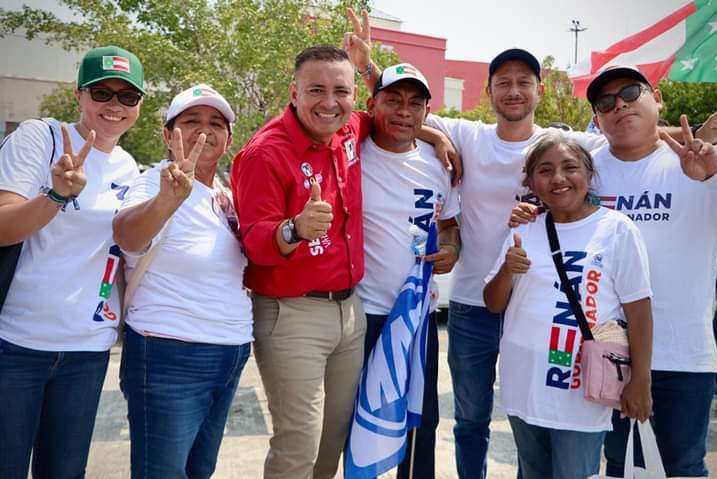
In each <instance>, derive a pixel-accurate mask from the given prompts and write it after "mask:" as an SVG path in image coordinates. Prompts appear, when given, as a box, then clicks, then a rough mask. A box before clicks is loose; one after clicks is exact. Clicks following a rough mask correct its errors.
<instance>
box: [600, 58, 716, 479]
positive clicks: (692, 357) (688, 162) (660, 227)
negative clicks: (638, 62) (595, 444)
mask: <svg viewBox="0 0 717 479" xmlns="http://www.w3.org/2000/svg"><path fill="white" fill-rule="evenodd" d="M587 97H588V100H589V101H590V103H591V104H592V107H593V111H594V112H595V117H594V121H595V123H596V124H597V125H598V126H599V127H600V129H601V130H602V131H603V133H604V135H605V137H606V138H607V140H608V143H609V144H608V145H606V146H604V147H602V148H601V149H599V150H598V151H596V152H594V154H593V155H594V159H595V167H596V169H597V171H598V172H599V175H598V177H597V178H598V181H597V182H596V183H595V184H594V185H593V186H594V189H595V194H596V195H598V197H599V198H600V200H601V204H603V206H606V207H608V208H614V209H616V210H618V211H621V212H623V213H625V214H627V216H629V217H630V218H631V219H632V220H633V221H634V222H635V224H636V225H637V226H638V228H639V229H640V231H641V232H642V235H643V237H644V239H645V244H646V245H647V252H648V256H649V260H650V277H651V282H652V289H653V292H654V296H653V298H652V307H653V318H654V335H653V356H652V374H651V377H648V378H642V380H644V381H647V382H648V384H649V383H650V382H651V389H652V396H653V401H654V403H653V414H654V415H653V419H652V423H653V426H654V429H655V433H656V436H657V445H658V447H659V449H660V455H661V457H662V462H663V465H664V466H665V472H666V473H667V476H668V477H676V476H689V477H705V476H707V474H708V472H707V469H706V467H705V463H704V457H705V453H706V441H707V431H708V426H709V414H710V404H711V401H712V397H713V395H714V391H715V372H717V347H716V346H715V339H714V336H713V334H711V331H712V328H711V321H712V312H713V301H714V289H713V288H714V284H715V276H716V274H715V271H717V260H716V258H717V212H716V211H715V208H714V204H715V201H717V175H715V173H716V172H717V153H716V152H715V148H714V147H713V146H712V145H711V144H709V143H706V142H703V141H702V140H699V139H694V138H693V136H692V132H691V131H690V128H689V125H688V123H687V119H686V117H685V116H684V115H683V117H682V118H681V122H682V137H683V138H682V139H683V141H684V143H685V145H684V146H682V145H681V144H679V143H677V142H676V141H675V140H673V139H672V138H671V137H669V136H667V135H665V134H664V133H660V134H659V135H658V127H657V121H658V117H659V111H660V109H661V108H662V97H661V94H660V92H659V90H656V89H654V88H652V86H651V85H650V84H649V82H648V81H647V79H646V78H645V76H644V75H643V74H642V73H641V72H640V71H639V70H638V69H637V68H635V67H631V66H614V67H610V68H607V69H605V70H604V71H602V72H601V73H600V74H598V76H596V77H595V79H594V80H593V81H592V82H591V83H590V85H589V86H588V90H587ZM660 137H662V140H664V141H661V140H660ZM632 380H633V381H634V380H635V378H634V377H633V379H632ZM613 427H614V430H613V432H610V433H608V435H607V437H606V439H605V456H606V458H607V475H609V476H617V477H622V475H623V467H624V457H625V447H626V442H627V434H628V432H629V422H628V421H627V420H621V419H620V417H619V414H617V413H616V414H615V415H614V416H613ZM636 458H637V461H640V462H641V460H642V458H641V451H639V449H638V451H637V453H636Z"/></svg>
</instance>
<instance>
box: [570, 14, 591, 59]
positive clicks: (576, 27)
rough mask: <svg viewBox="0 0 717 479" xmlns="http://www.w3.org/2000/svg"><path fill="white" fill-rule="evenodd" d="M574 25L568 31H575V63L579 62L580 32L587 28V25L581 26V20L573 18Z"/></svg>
mask: <svg viewBox="0 0 717 479" xmlns="http://www.w3.org/2000/svg"><path fill="white" fill-rule="evenodd" d="M571 22H572V24H573V26H572V28H570V29H569V30H568V31H570V32H575V65H577V64H578V33H580V32H584V31H585V30H587V28H586V27H583V28H581V27H580V20H571Z"/></svg>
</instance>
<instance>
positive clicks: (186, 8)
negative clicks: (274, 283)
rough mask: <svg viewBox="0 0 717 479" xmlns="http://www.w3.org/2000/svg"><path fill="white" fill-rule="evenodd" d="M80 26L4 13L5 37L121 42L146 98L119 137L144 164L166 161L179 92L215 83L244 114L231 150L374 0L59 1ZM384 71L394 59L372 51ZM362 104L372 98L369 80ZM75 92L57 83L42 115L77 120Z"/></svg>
mask: <svg viewBox="0 0 717 479" xmlns="http://www.w3.org/2000/svg"><path fill="white" fill-rule="evenodd" d="M60 3H62V4H64V5H66V6H68V7H69V8H70V9H71V10H72V11H73V12H74V13H76V14H77V15H78V17H79V18H81V20H79V21H63V20H61V19H59V18H58V17H57V16H55V15H54V14H53V13H51V12H48V11H44V10H39V9H33V8H29V7H27V6H25V7H23V9H22V10H21V11H7V10H4V9H0V36H5V35H7V34H9V33H12V32H15V31H17V30H21V31H24V32H25V36H26V37H27V38H28V39H32V38H34V37H35V36H36V35H38V34H40V33H43V34H45V35H47V37H48V42H51V43H59V44H60V45H62V47H63V48H65V49H68V50H77V51H81V52H82V51H86V50H87V49H89V48H92V47H95V46H99V45H110V44H112V45H118V46H121V47H123V48H126V49H128V50H130V51H132V52H133V53H135V54H136V55H137V56H138V57H139V58H140V60H141V61H142V64H143V66H144V68H145V82H146V84H147V87H148V88H147V89H148V95H147V96H146V97H145V99H144V103H143V105H142V114H141V115H140V119H139V121H138V122H137V125H136V126H135V127H134V128H132V129H131V130H130V131H129V132H128V133H127V134H126V135H125V136H124V137H123V138H122V139H121V141H120V144H121V145H122V146H123V147H124V148H125V149H127V150H128V151H129V152H130V153H132V154H133V155H134V156H135V158H136V159H137V161H139V162H141V163H149V162H153V161H157V160H159V159H161V158H162V157H163V156H164V151H165V147H164V145H163V143H162V139H161V128H162V113H163V110H164V109H166V107H167V106H168V105H169V102H170V101H171V99H172V97H173V96H174V95H175V94H177V93H178V92H179V91H181V90H183V89H185V88H188V87H189V86H191V85H193V84H197V83H208V84H210V85H212V86H213V87H214V88H216V89H217V90H218V91H219V92H221V93H222V94H223V95H224V96H225V97H226V98H227V100H228V101H229V103H230V104H231V105H232V107H233V108H234V111H235V112H236V113H237V121H236V123H235V125H234V135H233V136H234V145H233V147H232V152H231V153H232V154H233V153H234V152H236V151H237V150H238V149H239V148H241V146H242V145H243V144H244V142H245V141H246V140H248V139H249V137H250V136H251V135H252V134H253V133H254V131H255V130H256V129H257V128H259V127H260V126H262V125H263V124H264V123H265V122H266V121H267V120H268V119H270V118H272V117H273V116H275V115H277V114H279V113H280V112H281V111H282V110H283V108H284V107H285V105H286V104H287V102H288V85H289V82H290V81H291V75H292V70H293V60H294V56H295V55H296V54H297V53H298V52H299V51H301V50H302V49H304V48H306V47H309V46H311V45H315V44H319V43H329V44H334V45H340V43H341V41H342V38H343V33H344V32H345V31H347V30H349V22H348V20H347V19H346V13H345V12H346V8H347V7H349V6H350V7H353V8H354V9H358V10H360V9H361V8H366V7H367V3H368V2H367V0H338V1H333V0H213V1H207V0H60ZM372 58H373V59H374V61H375V62H376V63H377V64H378V65H380V66H387V65H389V64H391V63H396V62H397V57H396V56H395V54H393V53H390V52H382V51H380V49H379V48H378V46H377V47H376V48H374V50H373V52H372ZM357 84H358V85H359V87H360V97H359V102H358V104H359V105H364V104H365V99H366V98H367V96H368V93H367V92H366V89H365V87H364V86H363V82H361V81H357ZM71 90H72V87H69V86H65V87H59V88H58V89H57V90H56V91H55V92H53V93H52V94H51V95H50V96H48V97H47V98H46V99H45V100H44V101H43V103H42V106H41V109H42V114H43V115H50V116H55V117H57V118H61V119H64V120H73V119H75V118H76V114H77V113H76V105H75V102H74V100H73V98H72V92H71Z"/></svg>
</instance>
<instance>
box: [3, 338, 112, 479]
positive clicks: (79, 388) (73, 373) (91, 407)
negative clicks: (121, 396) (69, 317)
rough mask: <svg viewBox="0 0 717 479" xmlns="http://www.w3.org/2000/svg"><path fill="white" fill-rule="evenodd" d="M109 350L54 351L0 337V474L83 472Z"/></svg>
mask: <svg viewBox="0 0 717 479" xmlns="http://www.w3.org/2000/svg"><path fill="white" fill-rule="evenodd" d="M109 357H110V355H109V351H101V352H85V351H77V352H76V351H72V352H51V351H37V350H34V349H28V348H23V347H21V346H17V345H15V344H13V343H10V342H8V341H5V340H3V339H0V477H2V478H3V479H27V472H28V468H29V465H30V452H32V477H33V478H34V479H44V478H52V479H65V478H68V479H69V478H72V479H75V478H82V477H85V467H86V466H87V455H88V454H89V451H90V441H91V439H92V430H93V428H94V425H95V416H96V415H97V405H98V403H99V400H100V393H101V392H102V383H103V382H104V379H105V374H106V372H107V363H108V362H109Z"/></svg>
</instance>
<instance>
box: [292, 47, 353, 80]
mask: <svg viewBox="0 0 717 479" xmlns="http://www.w3.org/2000/svg"><path fill="white" fill-rule="evenodd" d="M308 61H318V62H342V61H347V62H350V61H351V60H349V55H348V54H347V53H346V51H344V50H342V49H340V48H338V47H335V46H333V45H314V46H313V47H309V48H306V49H304V50H302V51H301V53H299V54H298V55H296V59H295V60H294V74H295V75H296V72H298V71H299V69H300V68H301V66H302V65H303V64H304V63H306V62H308Z"/></svg>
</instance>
